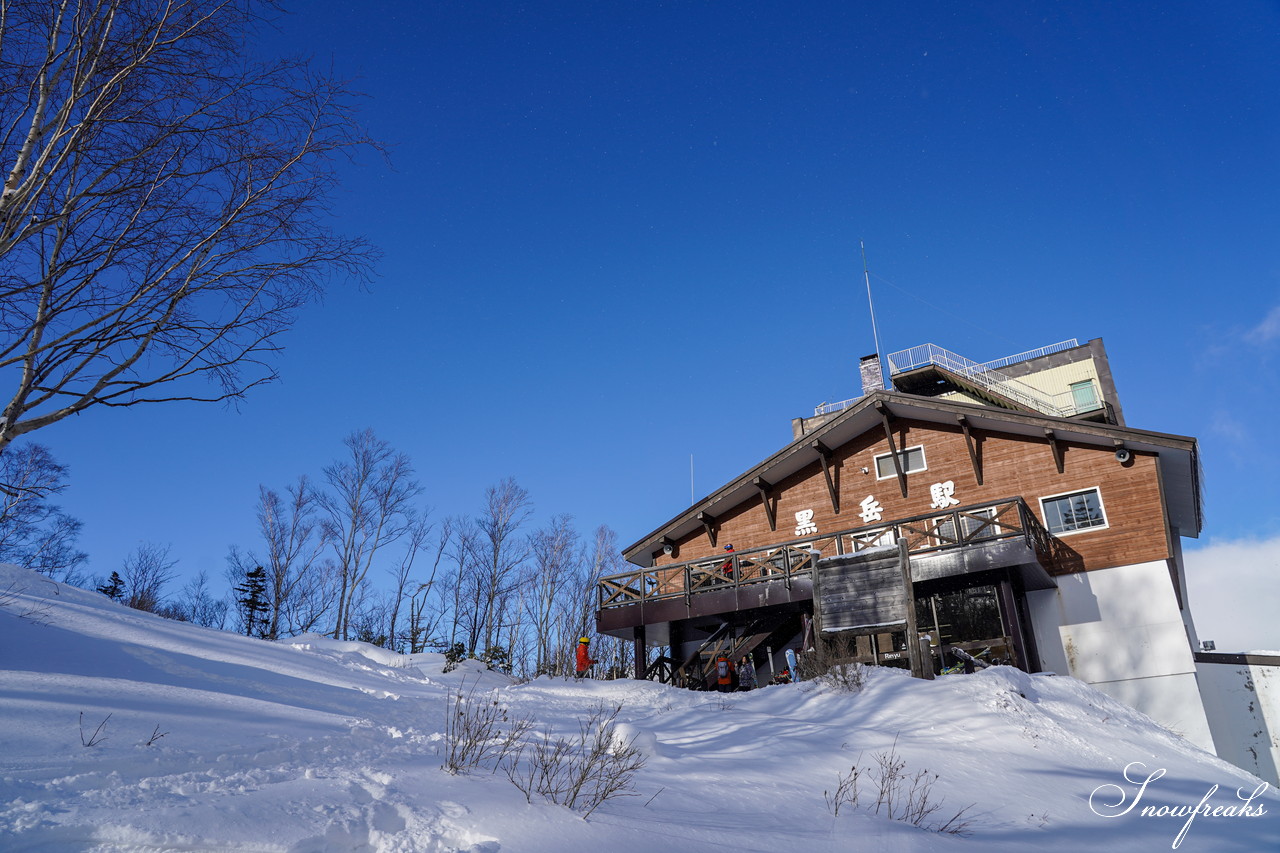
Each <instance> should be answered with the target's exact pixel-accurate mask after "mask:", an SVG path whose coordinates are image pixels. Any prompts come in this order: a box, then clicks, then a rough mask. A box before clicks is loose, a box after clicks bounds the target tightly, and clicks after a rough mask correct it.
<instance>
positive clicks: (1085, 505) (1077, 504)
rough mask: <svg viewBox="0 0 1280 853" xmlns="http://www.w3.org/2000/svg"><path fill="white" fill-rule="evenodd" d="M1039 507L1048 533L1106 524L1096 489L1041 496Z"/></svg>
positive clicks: (1098, 526)
mask: <svg viewBox="0 0 1280 853" xmlns="http://www.w3.org/2000/svg"><path fill="white" fill-rule="evenodd" d="M1040 507H1041V509H1043V510H1044V525H1045V527H1047V528H1049V532H1050V533H1054V534H1061V533H1072V532H1074V531H1077V530H1094V529H1097V528H1100V527H1106V526H1107V514H1106V512H1105V511H1104V510H1103V508H1102V496H1101V495H1099V494H1098V490H1097V489H1085V490H1084V491H1081V492H1072V493H1070V494H1066V495H1054V496H1053V497H1048V498H1041V499H1040Z"/></svg>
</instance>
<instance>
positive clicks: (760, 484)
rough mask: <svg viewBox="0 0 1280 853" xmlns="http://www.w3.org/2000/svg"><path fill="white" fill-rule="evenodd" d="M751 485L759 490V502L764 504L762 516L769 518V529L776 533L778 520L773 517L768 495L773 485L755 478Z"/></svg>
mask: <svg viewBox="0 0 1280 853" xmlns="http://www.w3.org/2000/svg"><path fill="white" fill-rule="evenodd" d="M751 483H752V485H754V486H755V487H756V488H757V489H759V490H760V502H761V503H762V504H764V514H765V515H766V516H768V518H769V529H770V530H772V531H774V532H777V530H778V519H777V517H776V516H775V515H774V510H773V504H772V503H770V501H769V493H770V492H771V491H772V490H773V484H771V483H770V482H769V481H768V480H766V479H765V478H764V477H756V478H755V479H754V480H752V481H751Z"/></svg>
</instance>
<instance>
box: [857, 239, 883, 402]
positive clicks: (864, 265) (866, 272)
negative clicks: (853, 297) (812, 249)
mask: <svg viewBox="0 0 1280 853" xmlns="http://www.w3.org/2000/svg"><path fill="white" fill-rule="evenodd" d="M858 248H860V249H861V250H862V277H863V279H864V280H865V281H866V282H867V305H868V306H869V307H870V308H871V337H872V339H874V340H875V342H876V361H877V362H878V363H879V364H880V387H881V388H882V389H884V390H888V389H889V382H888V379H889V373H888V371H887V369H886V368H887V365H886V364H885V363H884V359H882V358H881V357H880V332H879V331H877V329H876V306H875V303H874V302H872V301H871V272H870V270H869V269H868V268H867V245H866V244H865V243H863V242H862V241H861V240H859V241H858Z"/></svg>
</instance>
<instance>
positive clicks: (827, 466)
mask: <svg viewBox="0 0 1280 853" xmlns="http://www.w3.org/2000/svg"><path fill="white" fill-rule="evenodd" d="M809 446H810V447H812V448H813V449H814V450H816V451H817V452H818V459H819V460H821V462H822V476H823V477H825V478H826V481H827V494H828V495H830V496H831V511H832V512H834V513H835V514H836V515H839V514H840V493H839V491H837V490H836V481H835V478H834V477H833V476H832V474H831V461H832V459H833V458H834V456H835V454H834V453H833V452H832V450H831V448H830V447H827V446H826V445H825V444H823V443H822V442H821V441H817V440H815V441H814V442H813V443H812V444H810V445H809Z"/></svg>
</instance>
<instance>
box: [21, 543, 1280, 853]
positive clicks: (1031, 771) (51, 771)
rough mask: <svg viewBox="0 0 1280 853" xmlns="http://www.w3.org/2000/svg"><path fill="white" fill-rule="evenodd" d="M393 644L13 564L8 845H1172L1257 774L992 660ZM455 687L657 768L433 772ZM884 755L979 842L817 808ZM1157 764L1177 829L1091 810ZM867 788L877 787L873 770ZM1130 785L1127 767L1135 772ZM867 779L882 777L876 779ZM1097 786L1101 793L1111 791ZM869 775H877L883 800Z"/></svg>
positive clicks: (1267, 840)
mask: <svg viewBox="0 0 1280 853" xmlns="http://www.w3.org/2000/svg"><path fill="white" fill-rule="evenodd" d="M445 668H446V667H445V665H444V659H443V657H442V656H440V655H415V656H412V657H401V656H398V655H392V654H390V653H388V652H387V651H386V650H384V649H377V648H374V647H371V646H368V645H365V644H361V643H337V642H334V641H332V640H330V639H327V638H323V637H318V636H314V635H308V636H304V637H296V638H293V639H291V640H288V641H284V642H278V643H271V642H265V641H261V640H255V639H250V638H246V637H242V636H237V635H234V634H228V633H225V632H220V631H211V630H207V629H203V628H199V627H195V626H192V625H188V624H183V623H177V622H170V621H167V620H164V619H161V618H158V617H155V616H152V615H150V614H146V613H139V612H137V611H132V610H129V609H127V608H124V607H121V606H120V605H117V604H115V603H113V602H111V601H109V600H107V599H106V598H105V597H103V596H101V595H98V594H97V593H93V592H87V591H84V590H78V589H74V588H71V587H65V586H62V585H59V584H54V583H52V582H50V581H48V580H47V579H45V578H43V577H41V576H39V575H35V574H33V573H31V572H25V571H23V570H20V569H14V568H12V567H0V719H3V720H4V725H3V726H0V850H5V851H9V850H14V851H63V850H67V851H94V853H125V851H128V853H143V852H144V851H146V853H154V851H170V850H173V851H176V850H219V851H233V853H234V852H236V851H257V853H338V851H370V852H371V853H408V851H435V853H441V851H471V853H497V851H505V850H510V851H530V852H531V853H541V851H548V853H549V851H556V853H561V851H571V852H572V851H579V850H601V849H604V850H608V851H610V853H642V851H643V853H648V851H652V850H653V849H655V848H668V849H671V850H675V851H683V850H698V851H729V850H733V851H742V850H749V851H785V850H795V849H803V850H805V851H808V853H835V851H844V850H848V849H850V844H851V839H853V838H856V839H857V846H858V847H859V849H864V848H865V849H868V850H895V851H954V850H961V849H964V850H982V851H984V853H986V851H997V853H999V852H1000V851H1008V853H1013V851H1024V850H1026V849H1030V848H1034V849H1036V850H1038V851H1042V853H1056V851H1062V853H1068V851H1070V853H1075V851H1078V850H1080V849H1086V848H1100V849H1107V850H1119V851H1128V850H1133V851H1138V850H1141V851H1148V850H1159V849H1167V847H1168V846H1169V845H1171V843H1172V842H1173V840H1174V838H1175V836H1176V835H1177V834H1178V831H1179V829H1180V828H1181V826H1182V824H1183V823H1184V822H1185V821H1186V818H1185V817H1184V818H1182V819H1180V820H1179V819H1173V818H1171V817H1168V816H1167V815H1168V810H1169V809H1172V808H1175V807H1179V806H1182V807H1190V806H1194V805H1195V804H1196V803H1197V802H1199V801H1200V799H1201V798H1202V797H1204V796H1205V794H1206V791H1209V790H1210V789H1211V788H1212V787H1213V786H1215V785H1216V786H1219V789H1218V793H1217V794H1214V795H1213V796H1214V799H1213V801H1212V803H1211V805H1219V806H1225V805H1228V804H1230V803H1231V802H1232V801H1234V802H1236V803H1237V804H1238V803H1239V802H1240V801H1238V800H1235V799H1234V798H1235V793H1234V792H1235V791H1236V790H1237V789H1240V790H1243V791H1245V792H1246V793H1245V796H1247V795H1248V792H1249V791H1252V790H1254V789H1255V788H1256V787H1257V784H1258V780H1256V779H1254V778H1253V777H1251V776H1249V775H1248V774H1246V773H1244V772H1242V771H1240V770H1237V769H1235V768H1233V767H1231V766H1230V765H1227V764H1225V763H1224V762H1221V761H1219V760H1218V759H1216V758H1214V757H1213V756H1210V755H1207V754H1206V753H1204V752H1201V751H1200V750H1198V749H1196V748H1195V747H1194V746H1192V745H1190V744H1189V743H1187V742H1186V741H1184V740H1182V739H1181V738H1180V737H1178V736H1177V735H1175V734H1172V733H1170V732H1167V731H1165V730H1164V729H1161V728H1160V727H1158V726H1156V725H1155V724H1154V723H1152V722H1151V721H1150V720H1148V719H1147V718H1146V717H1144V716H1142V715H1141V714H1138V713H1137V712H1135V711H1133V710H1131V709H1129V708H1127V707H1125V706H1124V705H1121V704H1120V703H1118V702H1115V701H1114V700H1112V699H1110V698H1108V697H1106V696H1105V695H1103V694H1101V693H1099V692H1098V691H1095V690H1093V689H1091V688H1089V687H1088V686H1086V685H1084V684H1081V683H1080V682H1077V681H1074V680H1073V679H1070V678H1063V677H1048V676H1036V675H1027V674H1026V673H1023V672H1020V671H1018V670H1014V669H1009V668H1007V667H997V668H993V669H991V670H987V671H984V672H982V673H979V674H976V675H972V676H952V677H948V678H942V679H939V680H937V681H931V682H929V681H918V680H914V679H911V678H910V677H908V676H906V675H905V674H904V673H902V672H901V671H898V670H887V669H872V670H871V671H869V673H868V678H867V681H866V684H865V686H864V688H863V689H862V690H861V691H860V692H841V691H838V690H834V689H831V688H829V687H824V686H822V685H819V684H814V683H804V684H795V685H780V686H770V687H765V688H762V689H759V690H755V691H752V692H750V693H739V694H729V695H720V694H714V693H692V692H688V691H681V690H675V689H672V688H669V687H666V686H663V685H660V684H655V683H652V682H637V681H612V682H603V681H583V682H575V681H572V680H564V679H554V678H547V677H543V678H539V679H537V680H535V681H531V682H528V683H525V684H513V683H512V682H511V680H510V679H509V678H507V677H505V676H502V675H501V674H498V673H493V672H490V671H488V670H487V669H486V668H485V667H484V666H483V665H482V664H480V663H478V662H475V661H467V662H463V663H462V664H461V665H459V666H458V667H457V668H456V669H453V670H452V671H450V672H447V673H446V672H444V669H445ZM459 693H464V694H468V695H473V696H478V697H481V698H482V699H483V700H484V701H489V700H490V698H491V700H492V701H493V702H494V703H496V705H495V707H498V708H500V709H501V712H502V714H501V718H502V720H503V723H502V724H503V725H509V724H510V721H514V720H517V719H528V720H532V721H533V724H534V727H535V728H534V731H536V732H538V734H539V735H540V736H541V735H543V734H549V735H550V736H552V737H553V738H557V737H559V738H565V739H572V738H574V737H575V736H577V735H578V734H579V733H580V732H582V731H583V727H584V725H586V724H587V722H588V721H590V720H592V719H596V720H599V719H600V716H599V715H600V714H601V713H605V714H610V713H613V712H614V711H615V710H616V712H617V717H616V728H615V732H614V734H615V746H616V744H617V743H619V742H625V743H631V744H633V745H634V746H635V747H636V748H637V749H638V750H639V751H640V752H641V754H642V755H643V756H644V757H645V759H646V763H645V766H644V768H643V769H642V770H641V771H640V772H639V774H638V775H637V776H636V778H635V780H634V789H633V790H628V791H626V792H624V793H626V794H628V796H623V797H619V798H615V799H612V800H609V801H607V802H606V803H604V805H602V806H601V807H600V808H599V809H598V810H597V811H595V812H594V813H593V814H592V815H591V817H590V819H589V820H586V821H584V820H582V818H581V817H580V816H579V815H577V814H575V813H574V812H571V811H569V810H567V809H565V808H563V807H560V806H555V805H552V804H549V803H547V802H544V801H542V800H541V799H538V798H536V797H534V798H531V799H530V800H526V798H525V797H524V795H523V794H522V793H521V792H520V791H519V790H517V789H516V787H515V786H513V785H512V784H511V783H510V781H509V780H508V779H507V778H506V776H505V774H504V773H502V772H501V771H498V772H490V770H489V769H484V770H477V771H476V772H471V773H463V774H460V775H457V776H453V775H449V774H448V773H446V772H444V770H442V769H441V764H442V763H443V758H442V756H443V750H444V747H445V745H446V743H447V739H448V726H447V725H446V719H447V716H446V715H448V714H450V713H453V709H454V708H455V707H456V706H455V702H456V697H457V695H458V694H459ZM890 752H892V753H894V754H896V755H897V756H898V757H899V758H900V759H901V760H902V761H903V762H905V766H906V768H907V770H908V771H909V772H911V773H915V772H918V771H922V772H927V773H928V774H930V775H931V776H936V779H935V781H934V783H933V788H932V792H933V796H934V797H935V798H936V800H937V802H939V803H940V811H939V814H943V815H949V813H952V812H954V811H956V810H959V809H961V808H965V807H969V811H968V812H966V814H967V815H968V817H969V820H970V831H971V835H972V837H970V838H958V837H955V836H950V835H940V834H937V833H931V832H926V831H924V830H921V829H919V828H917V827H914V826H910V825H908V824H905V823H902V822H901V821H896V820H890V819H889V818H888V817H887V816H886V815H885V814H883V813H881V814H879V815H877V814H876V813H875V811H874V809H873V808H871V807H870V805H871V804H873V802H874V797H872V798H871V802H870V803H869V802H868V801H867V800H864V801H863V804H862V806H860V807H849V808H845V809H843V810H842V811H841V813H840V815H839V816H838V817H837V816H835V815H833V814H832V812H831V810H830V809H829V808H828V806H827V804H826V797H825V795H826V794H827V793H828V792H831V791H833V790H834V789H835V787H836V786H837V784H838V782H839V780H840V779H841V778H842V777H844V776H847V774H849V773H850V771H851V768H853V767H859V768H862V769H863V770H864V771H865V770H867V769H868V768H871V767H874V766H875V761H876V757H877V756H882V755H886V754H888V753H890ZM1139 765H1140V766H1141V768H1145V773H1148V774H1149V773H1151V772H1152V771H1153V770H1154V769H1156V768H1158V769H1162V770H1164V771H1165V773H1164V774H1163V775H1162V776H1161V777H1160V778H1159V779H1157V780H1156V781H1153V782H1152V784H1151V786H1150V787H1149V788H1148V789H1147V790H1146V791H1145V792H1144V793H1143V794H1142V795H1141V796H1142V798H1143V801H1142V806H1143V807H1146V806H1148V805H1150V806H1152V807H1161V806H1163V807H1166V816H1165V817H1158V816H1146V817H1144V816H1143V815H1142V813H1141V810H1140V809H1137V808H1135V809H1133V810H1132V811H1130V812H1128V813H1126V814H1123V815H1108V814H1105V812H1106V809H1100V811H1101V812H1103V813H1099V811H1094V809H1093V807H1092V806H1091V795H1092V794H1093V793H1094V792H1095V791H1097V790H1099V789H1102V791H1103V793H1104V794H1106V795H1107V796H1105V797H1102V796H1099V797H1093V798H1092V803H1093V806H1097V805H1098V804H1099V803H1104V804H1105V803H1108V802H1112V801H1114V799H1115V796H1114V795H1115V793H1116V791H1115V790H1113V789H1118V790H1120V791H1121V792H1122V793H1124V794H1125V795H1126V796H1128V797H1130V799H1132V797H1133V796H1134V794H1135V786H1134V785H1131V784H1130V783H1128V782H1127V781H1126V777H1125V775H1124V774H1125V773H1126V772H1127V773H1129V775H1130V776H1133V775H1134V774H1135V773H1137V772H1138V770H1139ZM864 778H870V777H864ZM1135 778H1137V777H1135ZM868 784H869V783H868ZM1105 786H1111V788H1107V787H1105ZM864 790H868V791H869V790H870V789H869V788H867V789H864ZM1253 802H1254V804H1255V805H1260V806H1265V808H1266V812H1267V813H1266V815H1263V816H1259V817H1234V818H1227V817H1224V816H1221V815H1219V816H1213V815H1202V816H1199V817H1197V818H1196V822H1195V824H1194V825H1193V826H1192V827H1191V828H1190V830H1189V831H1188V833H1187V835H1186V836H1185V837H1184V838H1183V840H1182V842H1181V845H1180V847H1179V849H1180V850H1182V851H1212V853H1234V852H1235V851H1240V853H1244V851H1260V850H1274V849H1277V848H1278V847H1280V826H1277V816H1278V815H1280V797H1277V796H1276V794H1275V792H1273V791H1265V792H1262V793H1260V794H1259V795H1258V796H1257V798H1256V799H1255V800H1254V801H1253Z"/></svg>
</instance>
